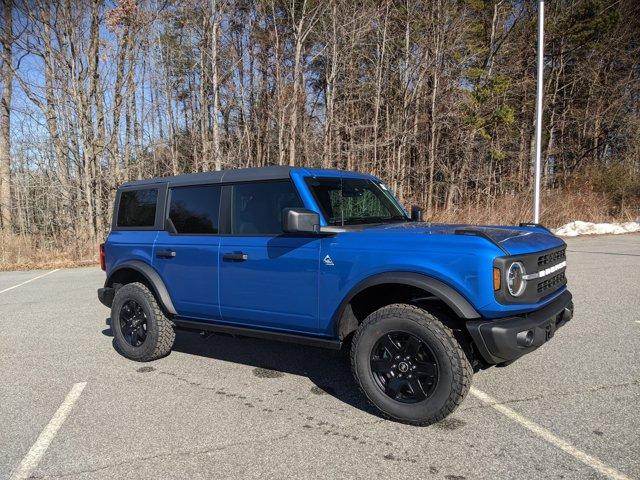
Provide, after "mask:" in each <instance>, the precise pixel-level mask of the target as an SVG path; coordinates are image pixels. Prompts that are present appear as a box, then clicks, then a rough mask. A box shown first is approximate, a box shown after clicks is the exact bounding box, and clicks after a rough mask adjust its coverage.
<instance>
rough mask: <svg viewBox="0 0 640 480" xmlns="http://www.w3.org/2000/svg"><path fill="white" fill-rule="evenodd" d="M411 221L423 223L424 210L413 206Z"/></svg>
mask: <svg viewBox="0 0 640 480" xmlns="http://www.w3.org/2000/svg"><path fill="white" fill-rule="evenodd" d="M411 221H412V222H421V221H422V209H421V208H420V207H419V206H417V205H412V206H411Z"/></svg>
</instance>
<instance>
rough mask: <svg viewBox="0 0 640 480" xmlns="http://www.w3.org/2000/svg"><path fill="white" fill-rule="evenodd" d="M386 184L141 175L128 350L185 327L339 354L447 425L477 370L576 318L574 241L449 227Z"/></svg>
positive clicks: (168, 338) (276, 174) (120, 292)
mask: <svg viewBox="0 0 640 480" xmlns="http://www.w3.org/2000/svg"><path fill="white" fill-rule="evenodd" d="M420 217H421V212H420V210H419V209H418V208H415V207H414V208H413V209H412V214H411V215H408V214H407V212H406V211H405V210H404V208H403V207H402V205H401V204H400V203H399V202H398V200H397V199H396V198H395V197H394V195H393V194H392V192H391V191H390V189H389V187H388V186H387V185H385V183H384V182H382V181H381V180H380V179H378V178H376V177H373V176H371V175H364V174H360V173H353V172H344V171H336V170H314V169H306V168H289V167H265V168H253V169H240V170H229V171H220V172H210V173H198V174H189V175H179V176H175V177H167V178H156V179H151V180H142V181H135V182H129V183H126V184H124V185H122V186H121V187H120V188H119V189H118V191H117V194H116V199H115V206H114V215H113V224H112V228H111V232H110V233H109V236H108V238H107V240H106V242H105V243H104V244H103V245H102V246H101V252H100V259H101V264H102V268H103V270H105V271H106V273H107V279H106V282H105V285H104V287H103V288H101V289H99V290H98V297H99V299H100V301H101V302H102V303H103V304H104V305H106V306H107V307H110V308H111V328H112V331H113V335H114V338H115V344H116V347H117V349H118V350H119V351H120V353H122V354H123V355H125V356H126V357H128V358H131V359H133V360H137V361H149V360H155V359H157V358H160V357H162V356H164V355H167V354H168V353H169V352H170V350H171V348H172V345H173V342H174V339H175V331H176V330H178V329H189V330H196V331H213V332H226V333H231V334H238V335H245V336H255V337H261V338H266V339H274V340H282V341H290V342H297V343H301V344H306V345H312V346H319V347H328V348H334V349H340V348H341V347H342V346H343V345H346V344H348V345H349V348H350V354H351V364H352V369H353V373H354V376H355V378H356V381H357V383H358V384H359V386H360V387H361V389H362V392H363V393H364V395H365V396H366V397H367V398H368V399H369V401H370V402H371V403H372V404H373V405H374V406H375V407H377V408H378V409H379V410H380V411H381V412H382V413H383V414H384V415H386V416H388V417H390V418H393V419H395V420H398V421H401V422H406V423H411V424H415V425H427V424H430V423H433V422H436V421H439V420H441V419H443V418H444V417H445V416H447V415H448V414H449V413H451V412H452V411H453V410H454V409H455V408H456V407H457V406H458V405H459V404H460V403H461V402H462V400H463V398H464V397H465V395H466V393H467V392H468V390H469V388H470V386H471V378H472V375H473V373H474V372H477V371H478V370H481V369H484V368H488V367H490V366H492V365H500V366H504V365H507V364H509V363H511V362H513V361H514V360H515V359H517V358H519V357H521V356H522V355H524V354H526V353H529V352H531V351H533V350H535V349H536V348H538V347H539V346H540V345H542V344H543V343H545V342H546V341H548V340H549V339H550V338H551V337H552V336H553V335H554V333H555V331H556V330H557V329H558V328H559V327H560V326H562V325H563V324H565V323H566V322H567V321H569V320H570V319H571V317H572V315H573V303H572V301H571V294H570V293H569V291H568V290H567V287H566V278H565V268H566V261H565V249H566V244H565V243H564V242H563V241H562V240H560V239H559V238H557V237H556V236H554V235H553V234H552V233H551V232H550V231H549V230H547V229H545V228H544V227H541V226H539V225H534V224H521V225H520V226H519V227H499V226H483V227H479V226H469V225H436V224H431V223H429V222H423V221H421V219H420Z"/></svg>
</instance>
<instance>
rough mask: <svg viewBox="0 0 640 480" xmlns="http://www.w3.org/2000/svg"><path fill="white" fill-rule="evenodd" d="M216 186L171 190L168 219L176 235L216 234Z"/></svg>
mask: <svg viewBox="0 0 640 480" xmlns="http://www.w3.org/2000/svg"><path fill="white" fill-rule="evenodd" d="M220 191H221V188H220V187H218V186H210V185H204V186H196V187H180V188H174V189H172V190H171V202H170V207H169V218H170V219H171V222H172V223H173V226H174V227H175V228H176V231H177V232H178V233H187V234H198V233H199V234H207V233H208V234H212V233H218V228H219V217H218V214H219V210H220Z"/></svg>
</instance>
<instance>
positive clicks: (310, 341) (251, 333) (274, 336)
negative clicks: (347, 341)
mask: <svg viewBox="0 0 640 480" xmlns="http://www.w3.org/2000/svg"><path fill="white" fill-rule="evenodd" d="M173 323H174V324H175V325H176V327H177V328H181V329H184V330H195V331H203V330H204V331H207V332H218V333H228V334H231V335H242V336H245V337H254V338H263V339H265V340H275V341H278V342H288V343H297V344H299V345H309V346H311V347H320V348H329V349H331V350H340V348H341V347H342V342H341V341H340V340H336V339H334V338H321V337H310V336H306V335H296V334H294V333H283V332H273V331H268V330H256V329H253V328H246V327H236V326H234V325H223V324H220V323H211V322H200V321H197V320H183V319H180V318H174V319H173Z"/></svg>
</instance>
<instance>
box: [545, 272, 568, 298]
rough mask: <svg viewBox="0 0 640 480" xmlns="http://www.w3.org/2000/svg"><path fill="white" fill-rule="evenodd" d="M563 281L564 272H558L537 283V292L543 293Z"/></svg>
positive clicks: (561, 283)
mask: <svg viewBox="0 0 640 480" xmlns="http://www.w3.org/2000/svg"><path fill="white" fill-rule="evenodd" d="M565 281H566V277H565V275H564V272H560V273H559V274H557V275H554V276H553V277H551V278H549V279H547V280H544V281H542V282H540V283H538V293H545V292H546V291H548V290H551V289H554V290H555V288H556V287H559V286H561V285H563V284H564V283H565Z"/></svg>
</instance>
